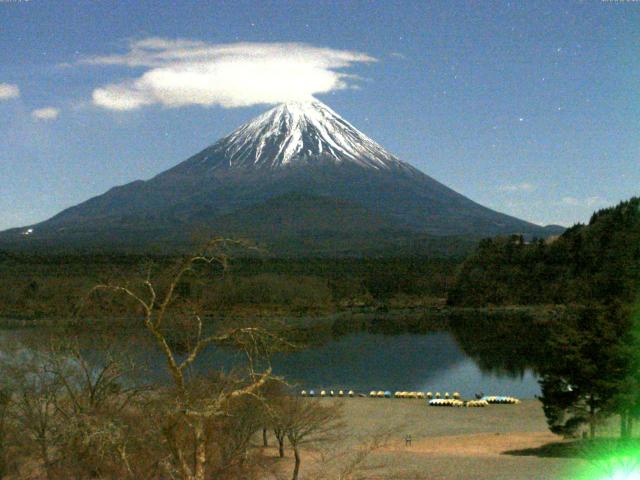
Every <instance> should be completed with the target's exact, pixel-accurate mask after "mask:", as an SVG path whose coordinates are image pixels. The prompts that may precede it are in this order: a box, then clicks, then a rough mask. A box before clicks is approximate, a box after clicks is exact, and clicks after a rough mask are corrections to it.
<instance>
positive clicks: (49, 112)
mask: <svg viewBox="0 0 640 480" xmlns="http://www.w3.org/2000/svg"><path fill="white" fill-rule="evenodd" d="M58 115H60V110H58V109H57V108H53V107H46V108H39V109H37V110H34V111H33V112H31V116H32V117H33V118H35V119H36V120H45V121H47V120H55V119H56V118H58Z"/></svg>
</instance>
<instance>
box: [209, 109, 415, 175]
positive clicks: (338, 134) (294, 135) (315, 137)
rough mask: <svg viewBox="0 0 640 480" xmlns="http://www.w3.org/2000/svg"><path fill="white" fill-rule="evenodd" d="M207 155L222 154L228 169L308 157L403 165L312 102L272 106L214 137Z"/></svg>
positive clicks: (277, 164)
mask: <svg viewBox="0 0 640 480" xmlns="http://www.w3.org/2000/svg"><path fill="white" fill-rule="evenodd" d="M211 154H212V157H213V156H219V155H220V154H221V155H222V156H224V158H225V161H226V162H228V163H227V166H229V167H231V168H234V167H243V168H246V167H258V168H263V167H268V168H278V167H283V166H288V165H296V164H305V163H310V162H314V161H319V162H333V163H336V164H340V163H343V162H350V163H353V164H357V165H359V166H361V167H368V168H374V169H388V168H390V167H392V166H395V167H398V166H406V167H408V165H407V164H404V163H403V162H401V161H400V160H398V159H397V158H396V157H394V156H393V155H391V154H390V153H388V152H387V151H386V150H385V149H384V148H382V147H381V146H380V145H378V144H377V143H376V142H374V141H373V140H371V139H370V138H369V137H367V136H366V135H364V134H363V133H362V132H360V131H358V130H357V129H356V128H355V127H354V126H353V125H351V124H350V123H349V122H347V121H346V120H344V119H343V118H342V117H340V116H339V115H338V114H337V113H335V112H334V111H333V110H331V109H330V108H329V107H328V106H326V105H325V104H323V103H321V102H319V101H317V100H313V101H309V102H291V103H283V104H281V105H278V106H276V107H274V108H272V109H271V110H269V111H267V112H265V113H263V114H262V115H260V116H258V117H256V118H255V119H253V120H251V121H249V122H248V123H246V124H244V125H242V126H241V127H240V128H238V129H236V130H235V131H234V132H232V133H231V134H230V135H228V136H226V137H225V138H223V139H221V140H220V141H218V142H217V143H216V144H215V145H213V146H212V147H211ZM203 160H204V161H207V160H208V159H203Z"/></svg>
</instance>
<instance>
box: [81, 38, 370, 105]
mask: <svg viewBox="0 0 640 480" xmlns="http://www.w3.org/2000/svg"><path fill="white" fill-rule="evenodd" d="M375 61H376V59H375V58H373V57H370V56H369V55H366V54H364V53H360V52H352V51H346V50H333V49H329V48H318V47H314V46H311V45H307V44H302V43H232V44H210V43H206V42H200V41H193V40H181V39H177V40H169V39H164V38H147V39H144V40H138V41H134V42H132V43H131V44H130V46H129V51H128V52H127V53H125V54H117V55H107V56H96V57H90V58H85V59H84V60H82V61H81V63H83V64H90V65H102V66H105V65H119V66H126V67H130V68H136V69H139V68H144V69H146V71H145V72H144V73H143V74H142V75H141V76H138V77H137V78H131V79H128V80H124V81H122V82H119V83H112V84H108V85H104V86H102V87H100V88H96V89H95V90H94V91H93V95H92V97H93V103H94V104H95V105H98V106H100V107H103V108H107V109H111V110H133V109H137V108H140V107H143V106H145V105H153V104H160V105H163V106H166V107H181V106H186V105H203V106H212V105H219V106H222V107H225V108H233V107H244V106H250V105H256V104H265V103H266V104H273V103H280V102H284V101H291V100H306V99H309V98H310V97H311V96H313V95H314V94H318V93H327V92H331V91H334V90H342V89H346V88H354V87H355V86H356V85H355V84H354V82H355V81H357V80H358V77H357V76H355V75H352V74H349V73H345V72H344V71H342V70H343V69H345V68H349V67H352V66H353V65H355V64H359V63H369V62H375Z"/></svg>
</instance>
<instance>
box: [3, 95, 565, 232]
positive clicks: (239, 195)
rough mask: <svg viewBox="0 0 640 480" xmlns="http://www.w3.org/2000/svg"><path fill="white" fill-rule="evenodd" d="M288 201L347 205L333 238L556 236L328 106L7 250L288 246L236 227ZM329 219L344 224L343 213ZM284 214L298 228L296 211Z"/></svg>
mask: <svg viewBox="0 0 640 480" xmlns="http://www.w3.org/2000/svg"><path fill="white" fill-rule="evenodd" d="M292 192H298V193H300V192H302V193H304V194H305V195H309V197H308V198H307V200H306V207H308V206H309V205H308V204H309V202H313V201H318V202H319V205H321V206H322V208H320V207H319V210H323V209H325V207H326V206H327V205H326V202H327V199H332V200H329V201H330V202H334V203H335V202H343V205H344V206H345V210H344V211H343V212H342V213H343V214H344V215H343V217H342V218H343V220H344V221H339V220H334V221H333V222H332V223H333V231H334V234H336V235H337V234H339V232H343V233H347V232H348V231H349V228H350V226H349V225H350V223H353V222H354V221H355V218H356V217H357V215H355V214H354V212H355V211H358V209H360V210H359V211H360V212H361V213H362V215H364V217H365V218H367V216H368V215H371V216H372V218H373V217H375V221H373V224H376V225H379V226H380V228H377V229H375V231H376V232H382V231H385V232H387V234H388V232H390V231H393V232H396V234H397V235H405V234H407V233H409V234H410V235H415V234H419V235H424V234H429V235H464V236H473V237H480V236H489V235H496V234H508V233H523V234H526V235H534V236H547V235H548V234H549V233H557V230H552V231H551V232H549V231H548V230H545V229H544V228H542V227H539V226H537V225H534V224H531V223H529V222H525V221H523V220H519V219H517V218H514V217H511V216H508V215H504V214H501V213H498V212H496V211H493V210H490V209H488V208H486V207H483V206H481V205H479V204H477V203H475V202H473V201H471V200H469V199H468V198H466V197H464V196H463V195H460V194H458V193H457V192H455V191H453V190H451V189H450V188H448V187H446V186H444V185H442V184H441V183H439V182H437V181H436V180H434V179H433V178H431V177H429V176H427V175H425V174H424V173H422V172H420V171H419V170H417V169H416V168H414V167H412V166H411V165H409V164H407V163H405V162H402V161H401V160H399V159H398V158H396V157H395V156H393V155H392V154H390V153H389V152H387V151H386V150H385V149H384V148H382V147H381V146H380V145H378V144H377V143H376V142H374V141H373V140H371V139H369V138H368V137H366V136H365V135H364V134H362V133H361V132H359V131H358V130H357V129H356V128H355V127H353V126H352V125H351V124H349V123H348V122H346V121H345V120H343V119H342V118H341V117H340V116H338V115H337V114H336V113H335V112H333V111H332V110H331V109H329V108H328V107H327V106H325V105H323V104H322V103H320V102H311V103H293V104H284V105H279V106H277V107H275V108H273V109H271V110H269V111H268V112H266V113H264V114H262V115H260V116H258V117H257V118H255V119H254V120H252V121H250V122H248V123H247V124H245V125H243V126H241V127H240V128H238V129H237V130H235V131H234V132H232V133H231V134H230V135H228V136H226V137H224V138H223V139H221V140H219V141H218V142H216V143H215V144H214V145H212V146H210V147H208V148H206V149H205V150H203V151H202V152H200V153H198V154H196V155H194V156H193V157H191V158H189V159H187V160H186V161H184V162H182V163H180V164H178V165H176V166H175V167H173V168H171V169H169V170H167V171H165V172H162V173H160V174H159V175H157V176H156V177H154V178H152V179H150V180H147V181H135V182H132V183H129V184H127V185H123V186H120V187H116V188H113V189H111V190H109V191H108V192H106V193H105V194H103V195H100V196H97V197H94V198H92V199H90V200H88V201H86V202H83V203H81V204H79V205H77V206H75V207H71V208H69V209H67V210H64V211H63V212H61V213H59V214H58V215H56V216H54V217H52V218H51V219H49V220H47V221H45V222H42V223H40V224H37V225H33V226H30V227H28V228H30V229H32V231H30V232H29V235H23V234H24V233H25V231H26V229H27V227H25V228H23V229H14V230H12V231H7V232H4V233H2V234H0V242H2V241H4V242H7V241H9V242H15V241H22V240H24V237H26V236H28V237H29V242H36V241H37V240H38V239H39V240H40V241H46V242H47V243H55V242H70V241H73V242H75V243H78V244H82V243H83V242H85V243H95V242H101V243H103V244H109V243H110V242H117V243H123V242H124V243H127V242H133V243H136V242H137V243H140V244H144V243H146V242H148V241H150V240H151V239H158V238H163V239H170V241H171V242H173V243H180V242H184V241H187V240H188V237H189V234H190V232H191V230H193V229H195V228H203V227H208V228H211V229H215V231H216V232H219V233H227V232H229V233H234V232H237V231H247V232H249V233H251V232H253V233H254V234H255V236H257V237H260V238H263V239H265V241H266V242H268V240H269V237H270V236H271V237H273V236H282V232H280V231H279V230H278V227H274V225H273V224H272V223H271V224H270V223H268V222H267V223H265V222H261V223H260V222H258V223H259V224H260V225H262V229H261V230H260V231H257V230H256V228H255V225H257V224H256V223H255V222H254V221H252V220H248V218H251V215H249V217H247V216H246V215H241V214H238V216H235V217H234V212H246V211H247V210H246V209H251V208H253V209H254V210H255V211H259V210H260V209H262V210H263V211H264V213H265V215H264V217H265V218H266V217H268V210H269V208H272V207H273V205H272V204H270V203H269V201H270V200H271V199H274V198H278V197H283V198H286V196H287V195H289V194H291V193H292ZM314 198H315V200H313V199H314ZM323 202H324V203H323ZM294 203H295V202H294ZM298 204H299V202H298ZM261 205H262V206H261ZM337 205H340V203H337ZM298 206H299V205H298ZM347 206H348V207H347ZM306 207H305V208H306ZM354 209H355V210H354ZM333 210H334V215H333V218H334V219H338V218H339V217H340V215H339V214H340V209H338V210H337V211H336V209H335V208H334V209H333ZM348 212H350V213H348ZM364 212H366V213H364ZM335 213H337V214H338V216H336V215H335ZM287 215H289V216H290V217H291V218H292V219H294V218H296V217H297V214H296V211H295V208H293V207H292V208H289V209H288V210H287ZM349 216H350V217H349ZM254 217H255V216H254ZM347 218H351V220H346V219H347ZM243 222H244V225H242V223H243ZM247 222H248V223H247ZM285 223H287V224H288V225H289V227H288V228H289V229H290V230H291V228H293V227H292V226H293V225H295V230H296V231H297V232H298V233H299V234H302V233H303V232H306V233H305V234H306V235H308V236H309V237H310V239H313V238H314V236H317V235H319V234H320V233H321V232H322V230H323V218H320V217H319V216H318V215H311V216H309V215H307V216H302V217H299V218H298V219H297V220H296V221H295V222H293V223H292V222H285ZM325 223H326V222H325ZM357 223H358V222H357ZM369 223H370V222H368V221H366V222H359V224H360V227H359V228H360V229H361V230H362V231H367V229H366V228H365V226H366V225H369ZM245 227H249V228H245ZM298 236H300V235H298Z"/></svg>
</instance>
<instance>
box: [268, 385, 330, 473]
mask: <svg viewBox="0 0 640 480" xmlns="http://www.w3.org/2000/svg"><path fill="white" fill-rule="evenodd" d="M341 407H342V405H341V404H339V403H331V404H326V403H324V402H322V401H321V400H317V399H307V398H302V397H295V396H286V397H283V398H282V399H281V401H280V402H279V405H278V407H277V409H278V410H279V413H278V416H279V418H280V422H281V426H282V428H283V430H284V432H285V434H286V436H287V439H288V440H289V443H290V444H291V448H292V449H293V455H294V459H295V463H294V468H293V475H292V480H297V479H298V475H299V473H300V465H301V464H302V457H301V447H303V446H304V445H308V444H317V443H320V442H326V441H328V440H332V439H335V438H336V433H337V432H338V431H339V429H340V428H341V427H342V424H341V422H340V417H341Z"/></svg>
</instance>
